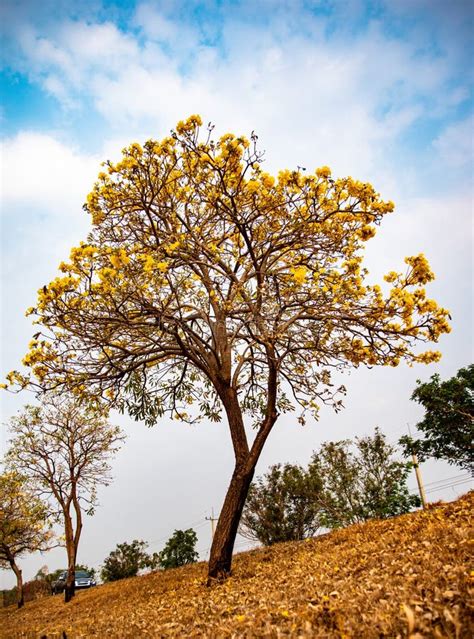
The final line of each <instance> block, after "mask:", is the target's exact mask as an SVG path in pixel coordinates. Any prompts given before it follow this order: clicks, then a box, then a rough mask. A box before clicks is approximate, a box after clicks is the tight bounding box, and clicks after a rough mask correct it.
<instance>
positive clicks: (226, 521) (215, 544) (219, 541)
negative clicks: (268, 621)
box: [208, 464, 255, 585]
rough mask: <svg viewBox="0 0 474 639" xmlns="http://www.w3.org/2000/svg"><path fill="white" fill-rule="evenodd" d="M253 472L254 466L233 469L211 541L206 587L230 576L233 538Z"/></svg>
mask: <svg viewBox="0 0 474 639" xmlns="http://www.w3.org/2000/svg"><path fill="white" fill-rule="evenodd" d="M254 470H255V464H254V465H253V467H252V468H251V469H250V470H249V469H248V468H246V466H239V465H236V467H235V470H234V473H233V475H232V479H231V481H230V484H229V488H228V489H227V494H226V496H225V500H224V505H223V506H222V510H221V513H220V515H219V521H218V522H217V527H216V531H215V533H214V539H213V540H212V547H211V554H210V557H209V572H208V585H210V584H211V583H212V582H214V581H216V580H217V581H224V580H225V579H226V578H227V577H228V576H229V575H230V572H231V564H232V552H233V550H234V542H235V537H236V535H237V529H238V527H239V522H240V517H241V515H242V510H243V508H244V505H245V500H246V499H247V493H248V490H249V487H250V484H251V483H252V479H253V474H254Z"/></svg>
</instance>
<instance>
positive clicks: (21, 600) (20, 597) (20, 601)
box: [10, 560, 25, 608]
mask: <svg viewBox="0 0 474 639" xmlns="http://www.w3.org/2000/svg"><path fill="white" fill-rule="evenodd" d="M10 566H11V568H12V570H13V572H14V573H15V575H16V588H17V594H16V602H17V605H18V608H23V606H24V605H25V593H24V592H23V576H22V573H21V570H20V568H19V567H18V566H17V564H16V562H15V560H10Z"/></svg>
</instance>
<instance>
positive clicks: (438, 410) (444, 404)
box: [400, 364, 474, 473]
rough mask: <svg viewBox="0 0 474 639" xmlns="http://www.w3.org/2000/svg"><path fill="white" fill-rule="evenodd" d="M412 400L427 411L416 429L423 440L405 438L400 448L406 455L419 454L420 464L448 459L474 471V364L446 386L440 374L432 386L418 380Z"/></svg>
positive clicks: (458, 373) (401, 441)
mask: <svg viewBox="0 0 474 639" xmlns="http://www.w3.org/2000/svg"><path fill="white" fill-rule="evenodd" d="M411 399H413V400H414V401H416V402H418V403H419V404H421V405H422V406H423V408H424V409H425V416H424V418H423V419H422V421H421V422H418V424H417V425H416V427H417V429H418V430H419V431H421V433H422V434H423V438H422V439H416V440H415V439H412V437H409V436H406V435H405V436H404V437H402V438H401V439H400V444H401V445H402V446H403V447H404V452H405V455H407V456H410V455H411V454H412V453H415V454H416V455H417V456H418V458H419V460H420V461H423V460H425V459H427V458H428V457H434V458H435V459H444V460H446V461H447V462H448V464H454V465H456V466H461V468H465V469H466V470H469V471H471V473H472V472H473V470H474V454H473V446H472V440H473V435H474V429H473V425H474V364H470V365H469V366H467V367H466V368H461V369H459V371H458V372H457V373H456V375H455V376H454V377H451V379H448V380H446V381H445V382H442V381H441V379H440V376H439V375H438V374H436V375H432V377H431V380H430V381H429V382H424V383H423V382H421V381H420V380H417V387H416V388H415V390H414V391H413V394H412V396H411Z"/></svg>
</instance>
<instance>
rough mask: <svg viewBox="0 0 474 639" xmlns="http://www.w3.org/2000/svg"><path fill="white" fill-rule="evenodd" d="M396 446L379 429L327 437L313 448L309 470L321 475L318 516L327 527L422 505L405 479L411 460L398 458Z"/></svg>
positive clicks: (388, 514)
mask: <svg viewBox="0 0 474 639" xmlns="http://www.w3.org/2000/svg"><path fill="white" fill-rule="evenodd" d="M395 452H396V447H395V446H392V445H391V444H389V443H387V441H386V438H385V435H384V434H383V433H381V432H380V431H379V430H378V429H376V430H375V433H374V435H373V436H372V437H370V436H367V437H361V438H356V445H355V450H353V445H352V442H351V441H350V440H343V441H338V442H325V443H324V444H323V445H322V446H321V448H320V450H319V452H317V453H314V454H313V456H312V458H311V462H310V464H309V467H308V473H309V475H310V476H312V477H313V478H315V479H319V480H320V481H321V484H322V489H321V491H320V493H319V496H318V503H319V507H320V510H321V512H320V521H321V522H322V523H324V525H325V526H327V527H329V528H337V527H339V526H348V525H349V524H353V523H357V522H360V521H365V520H366V519H371V518H374V517H375V518H379V519H385V518H387V517H393V516H395V515H401V514H403V513H406V512H409V511H410V510H412V509H413V508H415V507H417V506H419V505H420V500H419V498H418V496H416V495H410V492H409V490H408V487H407V478H408V474H409V473H410V470H411V464H409V463H406V462H400V461H397V460H396V459H395V458H394V454H395Z"/></svg>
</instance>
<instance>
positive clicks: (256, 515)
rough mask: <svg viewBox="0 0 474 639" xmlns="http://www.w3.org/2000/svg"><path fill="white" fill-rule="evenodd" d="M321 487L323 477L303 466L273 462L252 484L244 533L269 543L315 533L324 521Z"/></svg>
mask: <svg viewBox="0 0 474 639" xmlns="http://www.w3.org/2000/svg"><path fill="white" fill-rule="evenodd" d="M321 489H322V481H321V478H320V477H317V476H316V474H313V475H310V474H309V473H308V472H307V470H305V469H304V468H302V467H301V466H297V465H293V464H284V465H281V464H275V465H274V466H271V467H270V469H269V470H268V471H267V472H266V473H265V475H263V477H259V478H257V480H256V481H254V482H253V483H252V484H251V486H250V489H249V493H248V497H247V501H246V502H245V507H244V510H243V513H242V519H241V523H240V529H239V532H240V534H241V535H242V536H244V537H247V538H249V539H255V540H257V541H259V542H260V543H262V544H264V545H265V546H271V545H272V544H274V543H277V542H281V541H297V540H301V539H305V538H306V537H312V536H313V535H315V534H316V532H317V531H318V529H319V528H320V527H321V525H322V523H321V503H320V496H321Z"/></svg>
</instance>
